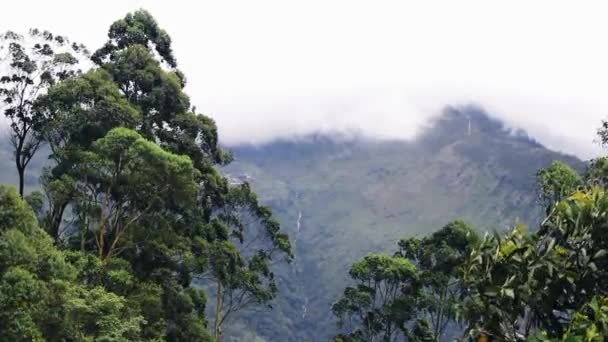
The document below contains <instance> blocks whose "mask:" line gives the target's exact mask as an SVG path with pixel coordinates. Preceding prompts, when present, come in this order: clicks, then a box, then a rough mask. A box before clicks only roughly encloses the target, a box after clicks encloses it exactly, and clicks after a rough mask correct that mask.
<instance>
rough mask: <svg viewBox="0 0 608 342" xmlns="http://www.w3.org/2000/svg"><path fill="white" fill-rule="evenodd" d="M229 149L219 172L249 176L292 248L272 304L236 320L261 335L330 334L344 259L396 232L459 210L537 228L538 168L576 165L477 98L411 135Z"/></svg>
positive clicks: (429, 225)
mask: <svg viewBox="0 0 608 342" xmlns="http://www.w3.org/2000/svg"><path fill="white" fill-rule="evenodd" d="M231 149H232V152H233V153H234V156H235V162H234V163H233V164H231V165H230V166H228V167H227V168H225V170H224V172H226V173H227V174H229V175H230V177H232V179H233V181H235V182H239V181H247V182H250V183H251V184H252V185H253V188H254V189H255V191H256V192H257V193H258V194H259V196H260V197H261V198H262V199H263V201H264V202H265V203H268V204H269V205H270V206H271V207H272V208H273V210H274V212H275V213H276V214H277V215H278V217H279V218H280V221H281V224H282V226H283V228H284V229H286V231H288V232H289V233H290V236H291V237H292V242H293V244H294V249H295V255H296V258H295V261H294V262H293V263H292V265H291V266H290V267H289V268H287V269H283V270H282V274H281V291H282V296H280V297H279V298H278V299H277V301H276V304H275V305H274V310H272V311H268V312H256V313H255V314H251V315H245V316H244V317H245V318H243V321H242V322H244V323H243V324H245V325H246V326H248V328H249V329H251V330H253V331H255V332H256V333H257V334H258V335H260V336H262V337H263V338H264V339H266V340H268V341H321V340H327V339H328V338H329V336H330V335H331V334H332V333H333V332H334V331H335V321H334V320H333V316H332V315H331V312H330V306H331V304H332V302H333V301H335V300H336V298H337V297H338V295H339V292H340V290H341V289H342V288H343V287H344V286H345V285H346V284H347V277H348V267H349V265H350V264H352V262H353V261H354V260H356V259H357V258H360V257H362V256H364V255H366V254H367V253H369V252H378V251H387V252H390V251H391V250H394V246H395V243H396V242H397V241H398V240H399V239H400V238H403V237H407V236H422V235H425V234H428V233H430V232H433V231H434V230H437V229H439V228H441V227H442V226H443V225H444V224H446V223H447V222H448V221H450V220H453V219H456V218H461V219H463V220H465V221H466V222H469V223H471V224H473V225H474V226H475V227H476V228H477V229H478V230H479V231H481V232H483V231H493V230H496V231H502V230H505V229H506V228H508V227H510V226H512V225H514V224H515V223H523V224H526V225H528V226H529V227H530V228H531V229H535V227H536V226H537V225H538V223H539V220H540V217H541V214H542V208H541V206H540V205H539V204H538V202H537V198H536V197H535V195H534V188H535V174H536V172H537V170H538V169H539V168H542V167H546V166H547V165H548V164H549V163H550V162H551V161H553V160H562V161H564V162H566V163H567V164H569V165H571V166H573V167H574V168H575V169H579V170H581V169H584V167H585V163H584V162H582V161H581V160H580V159H578V158H576V157H573V156H569V155H564V154H561V153H557V152H554V151H551V150H548V149H547V148H545V147H544V146H543V145H541V144H540V143H538V142H537V141H535V140H534V138H533V137H529V136H528V135H527V134H526V133H525V132H523V131H514V130H510V129H508V128H507V126H505V125H504V124H503V123H502V122H501V121H499V120H496V119H493V118H491V117H490V116H488V114H487V113H486V112H484V111H483V110H481V109H479V108H475V107H466V108H447V109H446V110H445V111H444V113H443V115H441V116H439V117H437V118H436V119H435V120H434V121H432V122H430V123H429V125H428V126H427V127H426V128H425V129H424V130H423V132H422V133H421V134H420V135H419V136H418V137H417V138H416V139H413V140H411V141H403V140H392V141H387V140H380V141H379V140H370V139H367V138H364V137H358V138H357V137H355V138H351V139H334V138H332V137H331V136H327V135H323V134H317V135H310V136H308V137H301V138H299V139H291V140H278V141H274V142H271V143H268V144H263V145H241V146H232V148H231ZM277 336H281V337H280V338H279V337H277ZM241 337H242V336H241ZM237 340H238V339H237Z"/></svg>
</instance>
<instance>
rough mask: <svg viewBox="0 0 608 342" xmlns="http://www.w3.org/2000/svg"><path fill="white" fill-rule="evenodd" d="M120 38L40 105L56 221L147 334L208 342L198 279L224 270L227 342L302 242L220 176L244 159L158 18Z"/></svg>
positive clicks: (218, 279) (57, 230) (55, 229)
mask: <svg viewBox="0 0 608 342" xmlns="http://www.w3.org/2000/svg"><path fill="white" fill-rule="evenodd" d="M108 37H109V40H108V42H107V43H106V44H105V45H104V46H103V47H102V48H101V49H100V50H98V51H97V52H96V53H95V54H94V55H93V61H94V62H95V63H96V64H97V66H96V67H95V68H93V69H92V70H91V71H89V72H88V73H86V74H83V75H80V76H79V77H75V78H73V79H69V80H66V81H64V82H61V83H59V84H57V85H55V86H53V87H51V89H49V91H48V94H47V95H46V96H43V97H41V98H40V100H39V101H37V103H36V104H37V107H36V108H37V109H38V111H37V113H38V115H39V118H40V119H39V120H37V122H40V124H39V125H36V131H37V132H39V134H40V135H41V136H42V137H43V138H44V140H45V141H46V142H48V143H49V146H50V147H51V151H52V155H51V158H52V159H53V161H54V165H52V166H51V167H50V168H48V169H47V170H46V171H45V173H44V177H43V185H44V189H45V193H46V196H47V198H48V202H49V203H48V207H49V210H48V212H47V214H46V215H45V217H44V220H43V223H44V225H45V227H47V230H48V231H49V233H50V234H51V235H52V236H53V237H54V238H55V239H56V241H57V242H58V243H60V244H62V245H65V246H66V247H69V248H71V249H74V250H76V249H79V250H81V251H83V252H85V253H86V254H87V255H88V256H89V257H90V256H91V255H95V256H96V258H95V260H97V262H99V265H100V266H99V267H98V268H97V270H98V271H97V272H96V273H95V275H94V276H91V277H90V279H89V280H88V281H90V282H92V283H94V284H99V285H100V286H103V287H104V288H105V289H107V290H110V291H111V292H112V293H116V294H118V295H121V296H124V297H125V298H126V299H127V300H128V301H129V302H130V303H131V304H133V305H134V307H138V308H141V309H142V310H141V312H142V315H143V316H144V320H145V322H146V324H145V325H144V326H143V327H142V336H145V337H146V338H147V339H154V338H166V339H168V340H184V339H186V340H205V339H208V338H209V336H208V334H207V333H206V331H205V329H206V328H207V321H206V320H205V317H204V310H205V308H206V297H205V296H202V295H201V294H200V293H199V292H198V291H195V285H194V284H193V283H192V279H193V278H198V277H200V276H201V275H211V278H213V279H214V281H215V284H217V288H219V292H216V293H217V294H218V295H217V296H216V298H214V299H216V303H217V302H218V301H219V302H220V305H216V307H217V308H219V309H218V316H217V317H218V318H219V319H216V320H215V322H214V325H215V326H216V328H215V329H214V331H215V333H216V335H217V336H216V339H219V338H220V336H221V333H220V330H221V329H220V328H219V327H220V326H221V324H222V323H223V322H225V321H226V319H227V318H228V317H232V316H233V314H234V313H235V312H237V311H239V310H241V309H243V308H246V307H249V306H250V305H262V304H268V302H269V301H270V300H272V299H273V298H274V297H275V295H276V292H277V290H276V284H275V280H274V274H273V272H272V270H271V267H272V262H274V261H275V260H277V261H282V260H281V259H278V257H279V255H278V254H282V255H284V256H286V259H287V260H289V258H290V257H291V246H290V244H289V239H288V237H287V236H286V235H285V234H284V233H282V232H281V230H280V227H279V225H278V223H277V222H276V221H275V220H274V219H273V217H272V214H271V212H270V210H269V209H268V208H266V207H264V206H263V205H261V204H260V203H259V202H258V200H257V197H256V196H255V194H254V193H253V191H251V189H250V187H249V186H248V185H245V184H243V185H237V186H235V185H231V184H230V183H229V182H228V180H227V179H226V178H225V177H224V176H222V174H221V173H220V172H219V171H218V169H217V167H218V166H222V165H224V164H226V163H228V162H229V161H230V159H231V158H230V154H229V153H227V152H225V151H223V150H222V149H221V148H220V147H219V145H218V135H217V127H216V125H215V122H214V121H213V120H212V119H211V118H209V117H207V116H205V115H202V114H198V113H195V112H194V110H193V108H192V109H191V108H190V102H189V98H188V96H187V95H186V94H185V93H184V91H183V88H184V86H185V78H184V76H183V75H182V74H181V73H180V72H179V70H177V68H176V66H177V64H176V62H175V59H174V57H173V55H172V52H171V45H170V39H169V37H168V35H167V34H166V33H165V32H164V31H162V30H161V29H160V28H159V27H158V25H157V24H156V22H155V20H154V19H153V18H152V16H151V15H149V14H148V13H147V12H145V11H138V12H135V13H133V14H129V15H127V16H126V17H125V18H124V19H122V20H119V21H117V22H115V23H114V24H113V25H112V26H111V27H110V32H109V34H108ZM70 211H71V212H70ZM91 262H93V261H91ZM154 298H157V299H158V300H154ZM224 298H225V299H226V300H224ZM143 308H146V310H144V309H143Z"/></svg>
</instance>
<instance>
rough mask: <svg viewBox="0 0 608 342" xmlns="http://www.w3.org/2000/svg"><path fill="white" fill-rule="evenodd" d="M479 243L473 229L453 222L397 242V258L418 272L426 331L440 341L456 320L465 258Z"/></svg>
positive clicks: (458, 222)
mask: <svg viewBox="0 0 608 342" xmlns="http://www.w3.org/2000/svg"><path fill="white" fill-rule="evenodd" d="M478 243H479V237H478V235H477V233H476V232H475V230H473V228H471V227H470V226H468V225H467V224H466V223H464V222H463V221H459V220H457V221H453V222H450V223H448V224H447V225H445V226H444V227H443V228H441V229H440V230H438V231H436V232H434V233H433V234H431V235H430V236H426V237H423V238H417V237H412V238H408V239H403V240H401V241H399V252H398V253H397V255H399V256H402V257H404V258H407V259H409V260H410V261H411V262H412V263H414V264H415V265H416V266H417V267H418V270H419V277H420V282H421V285H422V286H423V293H424V302H425V305H424V308H423V310H421V311H422V312H426V313H427V317H423V318H426V319H428V322H429V323H430V329H431V331H432V333H433V335H434V336H436V337H437V338H438V339H441V338H442V337H443V335H444V333H445V330H446V328H447V327H448V325H449V324H450V323H455V321H456V318H457V311H456V309H457V304H458V303H459V301H460V300H461V298H462V296H463V291H464V289H463V286H462V282H461V278H460V276H459V275H460V273H461V271H462V267H463V265H464V262H465V260H466V258H467V257H468V256H469V254H470V253H471V251H472V250H473V248H474V247H475V246H476V245H477V244H478Z"/></svg>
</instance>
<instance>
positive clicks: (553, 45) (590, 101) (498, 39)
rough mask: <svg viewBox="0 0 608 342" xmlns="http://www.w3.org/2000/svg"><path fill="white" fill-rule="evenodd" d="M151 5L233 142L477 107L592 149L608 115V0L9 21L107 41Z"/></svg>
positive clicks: (215, 5) (24, 8) (73, 5)
mask: <svg viewBox="0 0 608 342" xmlns="http://www.w3.org/2000/svg"><path fill="white" fill-rule="evenodd" d="M140 7H144V8H146V9H148V10H149V11H150V12H151V13H152V14H153V15H154V16H155V17H156V18H157V19H158V20H159V22H160V24H161V25H162V26H163V27H164V28H165V29H166V30H167V31H168V32H169V33H170V34H171V36H172V38H173V40H174V49H175V52H176V54H177V57H178V61H179V63H180V67H181V68H182V69H183V71H184V72H185V73H186V75H187V76H188V80H189V85H188V91H189V93H190V94H191V97H192V99H193V102H194V104H196V105H197V108H199V110H201V111H204V112H206V113H209V114H211V115H212V116H213V117H214V118H215V119H216V120H217V122H218V124H219V126H220V134H221V136H222V139H223V140H224V141H226V142H228V143H236V142H250V141H253V142H262V141H267V140H269V139H272V138H274V137H277V136H292V135H294V134H306V133H310V132H313V131H318V130H325V131H330V130H335V129H337V130H342V131H361V132H363V133H364V134H366V135H369V136H374V137H390V138H393V137H403V138H407V137H411V136H412V135H413V134H415V133H416V131H417V127H418V126H419V125H420V124H421V123H422V122H424V120H426V118H428V117H429V116H431V115H433V114H436V113H438V112H439V111H440V109H441V108H442V107H443V106H444V105H449V104H461V103H470V102H475V103H478V104H480V105H482V106H484V107H486V108H487V109H489V110H490V111H491V112H492V113H493V114H495V115H496V116H497V117H499V118H501V119H503V120H505V121H506V122H507V123H509V124H510V125H512V126H516V127H521V128H523V129H525V130H527V131H528V132H529V133H530V134H531V135H532V136H534V137H535V138H537V139H538V140H539V141H541V142H542V143H544V144H546V145H548V146H549V147H552V148H555V149H559V150H562V151H565V152H569V153H576V154H578V155H580V156H583V157H589V156H592V155H594V154H595V153H597V148H596V147H595V146H594V144H593V135H594V132H595V128H596V127H597V126H598V125H599V123H600V120H601V119H602V118H603V117H605V116H607V115H608V96H607V95H608V82H607V81H608V44H606V34H607V33H608V21H606V20H605V13H606V12H607V11H606V10H608V5H607V4H605V3H604V2H601V1H598V2H592V1H585V2H580V1H555V0H553V1H545V0H539V1H520V0H512V1H501V2H498V1H487V0H485V1H482V0H479V1H477V0H475V1H469V0H464V1H433V0H427V1H405V0H401V1H356V0H344V1H342V0H339V1H338V0H336V1H331V0H325V1H320V0H309V1H288V0H277V1H266V0H258V1H248V0H244V1H230V0H226V1H196V2H195V1H172V2H167V1H161V0H156V1H145V0H144V1H134V0H130V1H122V0H121V1H119V0H114V1H94V2H90V1H86V2H85V1H76V0H73V1H68V0H58V1H52V2H51V1H42V0H41V1H27V0H23V1H19V2H11V3H8V4H4V6H3V11H2V13H1V14H0V29H14V30H22V31H23V30H25V29H27V28H28V27H30V26H39V27H43V28H49V29H50V30H53V31H55V32H57V33H62V34H66V35H69V36H70V37H71V38H72V39H73V40H79V41H83V42H85V43H86V44H87V45H88V46H89V47H91V48H95V47H97V46H99V45H100V44H101V43H102V42H103V41H104V39H105V33H106V30H107V28H108V26H109V24H110V23H111V22H112V21H113V20H115V19H117V18H119V17H122V16H123V15H124V14H125V13H126V12H127V11H130V10H133V9H137V8H140Z"/></svg>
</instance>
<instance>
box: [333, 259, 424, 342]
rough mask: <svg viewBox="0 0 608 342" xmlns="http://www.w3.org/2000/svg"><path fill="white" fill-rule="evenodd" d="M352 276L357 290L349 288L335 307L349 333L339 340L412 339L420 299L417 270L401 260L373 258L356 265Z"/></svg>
mask: <svg viewBox="0 0 608 342" xmlns="http://www.w3.org/2000/svg"><path fill="white" fill-rule="evenodd" d="M349 274H350V276H351V278H353V280H355V281H356V286H352V287H351V286H349V287H347V288H346V289H345V290H344V294H343V296H342V298H340V299H339V300H338V301H337V302H335V303H334V304H333V305H332V312H333V313H334V315H336V316H337V317H338V319H339V322H338V326H339V327H340V328H341V329H343V330H344V331H345V332H344V333H343V334H341V335H339V336H337V337H336V340H338V341H339V340H343V341H348V340H353V341H376V340H378V339H379V340H381V341H394V340H395V339H398V338H399V336H401V338H404V337H405V336H408V333H409V330H408V323H409V322H410V321H412V320H413V319H414V318H416V314H417V308H418V304H419V303H418V300H419V298H420V289H421V288H420V284H419V282H418V275H417V272H416V266H414V265H413V264H412V263H411V262H409V261H408V260H407V259H406V258H403V257H400V256H387V255H382V254H370V255H368V256H366V257H364V258H363V259H362V260H360V261H358V262H355V263H354V264H353V265H352V267H351V269H350V272H349Z"/></svg>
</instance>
